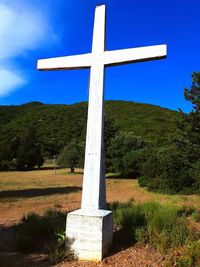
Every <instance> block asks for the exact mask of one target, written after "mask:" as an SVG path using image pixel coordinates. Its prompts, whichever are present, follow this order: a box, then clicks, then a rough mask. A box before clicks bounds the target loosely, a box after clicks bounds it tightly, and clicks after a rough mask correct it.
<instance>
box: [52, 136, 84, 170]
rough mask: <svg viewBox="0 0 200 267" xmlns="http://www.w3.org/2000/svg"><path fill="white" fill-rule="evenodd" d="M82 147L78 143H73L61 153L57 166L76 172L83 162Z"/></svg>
mask: <svg viewBox="0 0 200 267" xmlns="http://www.w3.org/2000/svg"><path fill="white" fill-rule="evenodd" d="M81 155H83V151H81V147H80V146H79V145H78V144H77V143H76V142H74V141H73V142H71V143H69V144H68V145H67V146H65V147H64V149H63V150H62V151H61V153H60V155H59V157H58V160H57V164H58V165H59V166H61V167H65V168H66V167H68V168H71V172H72V173H73V172H74V168H75V167H77V165H78V163H79V162H80V160H81Z"/></svg>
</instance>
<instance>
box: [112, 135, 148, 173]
mask: <svg viewBox="0 0 200 267" xmlns="http://www.w3.org/2000/svg"><path fill="white" fill-rule="evenodd" d="M146 145H147V144H146V142H145V141H143V140H142V139H141V138H139V137H136V136H135V135H134V134H133V133H131V132H129V133H125V132H120V133H119V134H118V135H117V136H116V137H115V138H113V139H112V142H111V146H110V149H109V154H110V158H111V164H112V167H113V169H114V171H115V172H117V173H120V174H121V175H123V176H125V177H127V176H130V177H137V175H138V173H139V170H140V164H141V162H142V158H143V154H144V150H143V149H144V147H145V146H146Z"/></svg>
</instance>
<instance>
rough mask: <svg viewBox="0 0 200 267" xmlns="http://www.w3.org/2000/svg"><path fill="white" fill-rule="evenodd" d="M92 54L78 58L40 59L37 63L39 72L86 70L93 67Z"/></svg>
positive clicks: (77, 56) (78, 56)
mask: <svg viewBox="0 0 200 267" xmlns="http://www.w3.org/2000/svg"><path fill="white" fill-rule="evenodd" d="M91 63H92V61H91V54H83V55H76V56H66V57H56V58H47V59H40V60H38V62H37V69H38V70H59V69H60V70H71V69H84V68H89V67H90V66H91Z"/></svg>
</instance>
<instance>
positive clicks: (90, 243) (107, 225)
mask: <svg viewBox="0 0 200 267" xmlns="http://www.w3.org/2000/svg"><path fill="white" fill-rule="evenodd" d="M66 231H67V232H66V237H67V241H66V246H68V247H69V248H70V249H72V250H73V251H74V253H75V255H76V256H77V257H78V258H79V259H82V260H94V261H101V260H102V259H103V257H104V256H105V254H106V253H107V251H108V249H109V247H110V246H111V244H112V238H113V222H112V212H110V211H107V210H98V211H93V212H86V211H84V210H81V209H80V210H76V211H73V212H70V213H69V214H68V215H67V222H66Z"/></svg>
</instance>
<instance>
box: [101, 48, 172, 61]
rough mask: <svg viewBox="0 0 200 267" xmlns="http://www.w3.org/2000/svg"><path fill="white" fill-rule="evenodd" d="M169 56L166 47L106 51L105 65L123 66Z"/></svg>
mask: <svg viewBox="0 0 200 267" xmlns="http://www.w3.org/2000/svg"><path fill="white" fill-rule="evenodd" d="M166 55H167V46H166V45H155V46H146V47H140V48H129V49H122V50H114V51H105V53H104V64H105V65H110V66H112V65H119V64H120V65H121V64H126V63H131V62H140V61H148V60H155V59H162V58H165V57H166Z"/></svg>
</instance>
